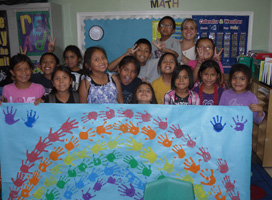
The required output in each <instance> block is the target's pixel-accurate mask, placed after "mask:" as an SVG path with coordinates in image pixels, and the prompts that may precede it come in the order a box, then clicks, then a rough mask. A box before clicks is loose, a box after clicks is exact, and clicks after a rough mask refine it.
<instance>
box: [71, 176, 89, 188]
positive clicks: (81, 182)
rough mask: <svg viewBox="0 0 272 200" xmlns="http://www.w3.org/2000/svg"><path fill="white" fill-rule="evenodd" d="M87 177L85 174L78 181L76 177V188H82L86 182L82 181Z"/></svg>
mask: <svg viewBox="0 0 272 200" xmlns="http://www.w3.org/2000/svg"><path fill="white" fill-rule="evenodd" d="M86 179H87V176H82V177H81V178H80V179H79V181H78V182H76V179H74V180H75V186H76V188H78V189H81V188H83V187H84V186H85V185H87V183H86V184H85V183H84V181H85V180H86Z"/></svg>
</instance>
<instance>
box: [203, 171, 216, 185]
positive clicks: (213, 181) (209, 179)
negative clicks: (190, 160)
mask: <svg viewBox="0 0 272 200" xmlns="http://www.w3.org/2000/svg"><path fill="white" fill-rule="evenodd" d="M208 171H209V170H208V169H206V172H208ZM200 175H201V176H202V177H203V178H204V179H205V180H206V181H208V182H207V183H205V182H202V181H201V182H200V183H201V184H202V185H209V186H212V185H214V184H215V182H216V179H215V177H214V175H213V169H211V175H210V176H207V175H206V173H205V172H204V170H203V169H202V170H201V172H200Z"/></svg>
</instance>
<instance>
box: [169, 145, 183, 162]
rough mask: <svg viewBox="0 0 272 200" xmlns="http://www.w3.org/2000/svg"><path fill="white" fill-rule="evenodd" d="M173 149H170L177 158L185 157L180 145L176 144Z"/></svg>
mask: <svg viewBox="0 0 272 200" xmlns="http://www.w3.org/2000/svg"><path fill="white" fill-rule="evenodd" d="M173 147H174V149H172V150H173V151H174V152H175V153H176V154H178V158H180V159H182V158H184V156H185V155H186V154H185V151H184V150H183V148H182V146H181V144H180V145H179V146H178V145H177V144H175V145H174V146H173Z"/></svg>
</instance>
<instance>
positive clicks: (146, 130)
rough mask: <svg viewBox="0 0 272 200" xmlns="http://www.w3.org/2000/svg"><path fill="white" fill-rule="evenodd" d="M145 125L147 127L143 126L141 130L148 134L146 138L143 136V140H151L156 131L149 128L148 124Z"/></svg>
mask: <svg viewBox="0 0 272 200" xmlns="http://www.w3.org/2000/svg"><path fill="white" fill-rule="evenodd" d="M147 127H148V128H146V127H145V126H144V127H143V128H142V131H141V132H142V133H143V134H145V135H147V136H148V138H145V140H148V139H149V140H153V139H154V138H155V137H156V136H157V133H156V132H155V131H154V130H153V129H151V127H150V126H147Z"/></svg>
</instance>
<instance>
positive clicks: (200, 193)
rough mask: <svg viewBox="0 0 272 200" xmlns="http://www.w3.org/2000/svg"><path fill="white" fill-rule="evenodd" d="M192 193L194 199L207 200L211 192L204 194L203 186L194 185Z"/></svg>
mask: <svg viewBox="0 0 272 200" xmlns="http://www.w3.org/2000/svg"><path fill="white" fill-rule="evenodd" d="M193 186H194V193H195V197H196V199H201V200H207V199H208V198H209V196H210V194H211V192H208V193H207V194H206V192H205V191H204V190H203V185H201V184H194V185H193Z"/></svg>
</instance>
